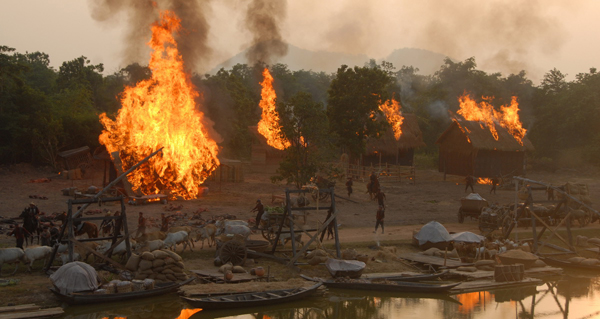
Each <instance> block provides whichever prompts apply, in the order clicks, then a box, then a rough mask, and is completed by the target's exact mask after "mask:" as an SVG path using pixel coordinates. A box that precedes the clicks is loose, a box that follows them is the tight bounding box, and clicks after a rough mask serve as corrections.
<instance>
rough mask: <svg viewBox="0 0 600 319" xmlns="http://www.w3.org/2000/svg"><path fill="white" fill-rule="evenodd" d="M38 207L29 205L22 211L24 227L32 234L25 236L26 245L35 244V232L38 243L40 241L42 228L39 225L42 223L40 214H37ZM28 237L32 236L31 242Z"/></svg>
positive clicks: (20, 216)
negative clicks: (39, 219) (39, 217)
mask: <svg viewBox="0 0 600 319" xmlns="http://www.w3.org/2000/svg"><path fill="white" fill-rule="evenodd" d="M36 211H37V207H32V206H30V207H27V208H25V209H24V210H23V212H21V215H19V218H22V219H23V228H25V229H26V230H27V231H28V232H29V233H30V234H31V236H25V245H27V246H29V244H32V245H33V234H34V233H36V234H37V239H38V244H39V243H40V233H41V229H40V227H39V225H40V223H39V221H38V216H37V215H36ZM28 238H31V239H30V240H29V242H28V241H27V239H28Z"/></svg>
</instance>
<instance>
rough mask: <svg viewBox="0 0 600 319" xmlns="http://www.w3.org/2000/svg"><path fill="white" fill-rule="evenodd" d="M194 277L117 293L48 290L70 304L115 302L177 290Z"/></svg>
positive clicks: (52, 288) (53, 288)
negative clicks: (149, 287)
mask: <svg viewBox="0 0 600 319" xmlns="http://www.w3.org/2000/svg"><path fill="white" fill-rule="evenodd" d="M194 279H196V278H189V279H187V280H185V281H182V282H170V283H162V284H156V285H155V286H154V288H153V289H148V290H140V291H131V292H120V293H119V292H118V293H108V294H98V293H94V292H93V291H86V292H73V293H69V294H63V293H61V292H60V291H59V290H58V289H56V288H55V287H51V288H50V291H52V292H53V293H54V294H55V295H56V296H57V297H58V298H59V299H60V300H62V301H64V302H66V303H68V304H71V305H80V304H93V303H104V302H117V301H125V300H132V299H139V298H146V297H152V296H160V295H164V294H168V293H173V292H177V289H179V287H181V286H183V285H187V284H188V283H190V282H192V281H193V280H194Z"/></svg>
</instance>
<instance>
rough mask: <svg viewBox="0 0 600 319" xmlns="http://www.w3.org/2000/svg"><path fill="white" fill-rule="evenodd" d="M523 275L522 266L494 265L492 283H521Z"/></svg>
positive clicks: (523, 269)
mask: <svg viewBox="0 0 600 319" xmlns="http://www.w3.org/2000/svg"><path fill="white" fill-rule="evenodd" d="M524 274H525V267H524V266H523V264H513V265H496V267H494V281H496V282H506V281H522V280H523V277H524Z"/></svg>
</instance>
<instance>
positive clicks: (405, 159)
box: [362, 114, 425, 166]
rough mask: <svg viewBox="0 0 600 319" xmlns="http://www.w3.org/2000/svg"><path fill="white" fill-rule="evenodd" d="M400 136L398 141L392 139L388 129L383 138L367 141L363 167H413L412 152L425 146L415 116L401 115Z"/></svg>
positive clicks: (392, 135)
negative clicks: (384, 165) (402, 119)
mask: <svg viewBox="0 0 600 319" xmlns="http://www.w3.org/2000/svg"><path fill="white" fill-rule="evenodd" d="M403 116H404V121H403V122H402V135H401V136H400V139H399V140H396V138H395V137H394V132H393V130H392V129H391V128H388V129H387V130H386V131H385V133H383V136H381V137H379V138H370V139H369V140H368V141H367V147H366V149H367V151H366V153H365V155H363V160H362V162H363V165H364V166H371V165H373V166H376V165H379V164H388V165H402V166H413V162H414V151H415V149H416V148H419V147H421V146H425V142H423V134H422V133H421V129H420V128H419V122H418V120H417V116H416V115H414V114H403Z"/></svg>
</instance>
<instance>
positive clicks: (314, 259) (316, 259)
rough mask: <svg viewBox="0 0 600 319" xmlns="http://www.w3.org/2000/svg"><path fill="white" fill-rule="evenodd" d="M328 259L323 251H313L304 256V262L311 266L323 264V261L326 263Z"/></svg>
mask: <svg viewBox="0 0 600 319" xmlns="http://www.w3.org/2000/svg"><path fill="white" fill-rule="evenodd" d="M328 258H329V257H328V256H327V252H326V251H324V250H323V249H315V250H313V251H311V252H309V253H308V254H306V262H307V263H308V264H309V265H312V266H316V265H318V264H320V263H324V262H325V261H327V259H328Z"/></svg>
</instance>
